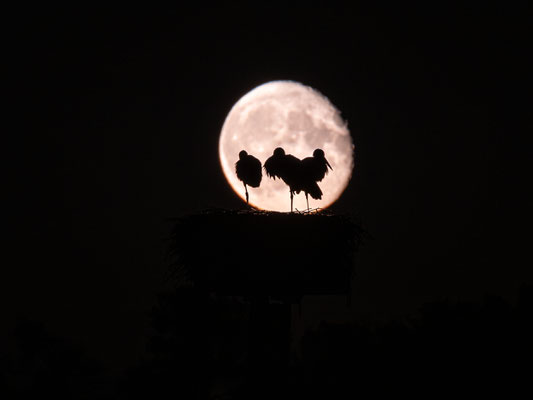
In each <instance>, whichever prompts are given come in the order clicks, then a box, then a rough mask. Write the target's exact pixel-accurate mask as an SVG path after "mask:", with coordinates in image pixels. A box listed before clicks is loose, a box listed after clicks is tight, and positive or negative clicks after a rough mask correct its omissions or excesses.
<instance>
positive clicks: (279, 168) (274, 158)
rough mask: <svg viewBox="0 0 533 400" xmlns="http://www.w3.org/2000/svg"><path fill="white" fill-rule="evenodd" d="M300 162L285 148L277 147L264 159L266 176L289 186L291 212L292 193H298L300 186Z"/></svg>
mask: <svg viewBox="0 0 533 400" xmlns="http://www.w3.org/2000/svg"><path fill="white" fill-rule="evenodd" d="M301 163H302V161H301V160H300V159H299V158H297V157H295V156H293V155H292V154H285V150H283V148H281V147H277V148H276V149H275V150H274V153H273V154H272V155H271V156H270V157H269V158H268V159H267V160H266V161H265V166H264V168H265V171H266V173H267V176H268V177H270V178H273V179H276V178H280V179H281V180H283V182H285V184H286V185H287V186H289V192H290V196H291V212H292V210H293V207H292V204H293V199H294V193H295V192H296V193H300V191H301V190H302V188H301V184H300V181H301V178H300V175H301Z"/></svg>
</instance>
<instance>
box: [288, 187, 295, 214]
mask: <svg viewBox="0 0 533 400" xmlns="http://www.w3.org/2000/svg"><path fill="white" fill-rule="evenodd" d="M289 192H290V193H291V212H292V199H293V198H294V193H293V192H292V190H289Z"/></svg>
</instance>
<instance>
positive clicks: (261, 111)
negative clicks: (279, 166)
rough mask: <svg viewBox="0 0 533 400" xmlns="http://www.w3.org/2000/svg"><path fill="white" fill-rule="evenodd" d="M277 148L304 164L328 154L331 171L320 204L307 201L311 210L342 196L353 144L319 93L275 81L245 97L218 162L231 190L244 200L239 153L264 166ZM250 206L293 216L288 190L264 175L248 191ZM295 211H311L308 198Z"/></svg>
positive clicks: (224, 135)
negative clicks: (319, 154) (237, 167)
mask: <svg viewBox="0 0 533 400" xmlns="http://www.w3.org/2000/svg"><path fill="white" fill-rule="evenodd" d="M276 147H283V148H284V149H285V152H286V153H287V154H292V155H294V156H296V157H298V158H300V159H303V158H305V157H311V156H312V155H313V151H314V150H315V149H317V148H321V149H322V150H324V152H325V154H326V159H327V160H328V161H329V163H330V164H331V167H332V168H333V170H332V171H330V172H329V173H328V175H326V177H325V178H324V179H323V180H322V182H319V183H318V185H319V186H320V188H321V189H322V192H323V196H322V200H314V199H312V198H311V197H309V206H310V207H311V208H326V207H329V206H330V205H331V204H333V203H334V202H335V201H336V200H337V199H338V198H339V197H340V195H341V194H342V192H343V191H344V189H346V186H347V185H348V182H349V181H350V177H351V175H352V170H353V165H354V155H353V147H354V146H353V142H352V138H351V136H350V132H349V130H348V127H347V124H346V122H344V120H343V119H342V118H341V115H340V112H339V111H338V110H337V109H336V108H335V106H333V104H331V102H330V101H329V100H328V99H327V98H326V97H325V96H323V95H322V94H321V93H319V92H318V91H316V90H315V89H313V88H311V87H309V86H305V85H303V84H301V83H298V82H293V81H272V82H267V83H265V84H263V85H261V86H258V87H256V88H255V89H253V90H251V91H250V92H248V93H247V94H246V95H244V96H243V97H241V99H240V100H239V101H237V103H235V105H234V106H233V108H232V109H231V111H230V112H229V114H228V116H227V117H226V120H225V121H224V125H223V126H222V131H221V133H220V140H219V156H220V163H221V165H222V170H223V171H224V175H225V176H226V179H227V180H228V182H229V184H230V185H231V187H232V188H233V190H234V191H235V192H236V193H237V194H238V195H239V197H241V199H243V200H244V201H246V200H245V194H244V186H243V184H242V182H241V181H239V179H238V178H237V175H236V173H235V163H236V162H237V160H238V159H239V152H240V151H241V150H246V151H247V152H248V153H249V154H251V155H253V156H254V157H256V158H258V159H259V160H260V161H261V164H264V163H265V161H266V159H267V158H268V157H270V156H271V155H272V152H273V151H274V149H275V148H276ZM248 192H249V194H250V204H251V205H253V206H254V207H256V208H260V209H264V210H272V211H283V212H287V211H290V197H289V188H288V186H287V185H286V184H285V183H284V182H283V181H282V180H280V179H276V180H274V179H271V178H269V177H267V176H266V174H265V172H264V170H263V180H262V181H261V186H260V187H258V188H250V187H248ZM294 207H295V209H298V210H305V209H306V208H307V205H306V201H305V195H304V194H303V192H302V193H300V194H299V195H296V196H295V197H294Z"/></svg>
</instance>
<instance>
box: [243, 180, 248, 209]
mask: <svg viewBox="0 0 533 400" xmlns="http://www.w3.org/2000/svg"><path fill="white" fill-rule="evenodd" d="M243 185H244V192H245V193H246V204H248V188H247V187H246V183H244V182H243Z"/></svg>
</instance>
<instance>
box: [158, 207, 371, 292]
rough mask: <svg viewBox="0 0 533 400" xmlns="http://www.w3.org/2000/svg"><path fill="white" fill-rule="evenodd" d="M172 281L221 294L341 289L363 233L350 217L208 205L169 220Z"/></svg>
mask: <svg viewBox="0 0 533 400" xmlns="http://www.w3.org/2000/svg"><path fill="white" fill-rule="evenodd" d="M173 222H174V225H173V228H172V230H171V235H170V243H169V250H168V256H169V264H170V272H171V276H172V278H173V279H175V280H176V281H177V282H179V283H184V282H189V283H192V284H194V285H195V286H199V287H204V288H206V289H208V290H211V291H216V292H218V293H222V294H232V295H249V294H258V293H263V294H269V295H276V294H278V295H303V294H346V293H347V292H349V285H350V281H351V276H352V274H353V272H354V255H355V253H356V252H357V250H358V249H359V246H360V244H361V243H362V241H363V239H364V238H365V237H366V236H367V235H366V231H365V230H364V229H363V228H361V226H360V224H358V223H356V222H355V221H354V218H353V217H350V216H347V215H334V214H331V213H327V212H318V210H310V211H306V212H296V213H279V212H266V211H256V210H242V211H230V210H219V209H212V210H208V211H205V212H203V213H200V214H195V215H189V216H185V217H181V218H177V219H174V220H173Z"/></svg>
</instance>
